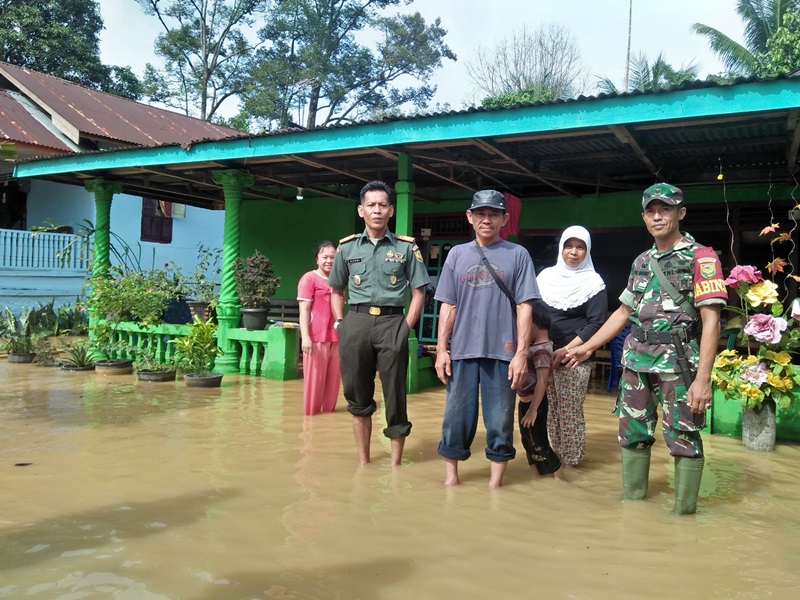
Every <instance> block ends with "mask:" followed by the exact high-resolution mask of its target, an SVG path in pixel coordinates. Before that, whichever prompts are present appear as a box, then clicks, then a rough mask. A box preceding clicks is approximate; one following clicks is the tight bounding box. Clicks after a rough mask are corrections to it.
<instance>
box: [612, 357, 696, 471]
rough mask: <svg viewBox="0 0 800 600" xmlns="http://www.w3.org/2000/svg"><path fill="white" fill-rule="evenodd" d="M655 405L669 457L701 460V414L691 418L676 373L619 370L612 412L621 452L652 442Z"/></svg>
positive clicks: (645, 445) (655, 419)
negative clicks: (618, 381) (617, 392)
mask: <svg viewBox="0 0 800 600" xmlns="http://www.w3.org/2000/svg"><path fill="white" fill-rule="evenodd" d="M658 404H661V406H662V411H663V416H662V420H661V428H662V432H663V434H664V441H665V442H666V444H667V447H668V448H669V453H670V454H671V455H672V456H685V457H687V458H699V457H701V456H703V441H702V439H701V438H700V430H701V429H702V428H703V427H704V426H705V418H706V417H705V413H701V414H694V413H693V412H692V411H691V409H690V408H689V405H688V404H687V403H686V385H685V384H684V382H683V379H682V378H681V376H680V373H638V372H636V371H632V370H631V369H623V371H622V377H621V378H620V386H619V396H618V397H617V407H616V409H615V411H614V412H616V414H618V415H619V443H620V446H622V447H623V448H643V447H648V446H652V445H653V442H655V431H656V425H657V423H658V412H657V410H656V409H657V407H658Z"/></svg>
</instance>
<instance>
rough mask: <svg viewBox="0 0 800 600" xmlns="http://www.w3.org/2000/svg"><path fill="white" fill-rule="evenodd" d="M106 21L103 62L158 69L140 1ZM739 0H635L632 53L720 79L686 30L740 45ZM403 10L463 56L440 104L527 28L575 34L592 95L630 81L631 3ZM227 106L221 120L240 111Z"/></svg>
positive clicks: (456, 2)
mask: <svg viewBox="0 0 800 600" xmlns="http://www.w3.org/2000/svg"><path fill="white" fill-rule="evenodd" d="M99 3H100V12H101V15H102V17H103V20H104V22H105V30H104V31H103V32H102V34H101V40H100V53H101V58H102V60H103V62H104V63H106V64H110V65H119V66H130V67H131V68H132V69H133V71H134V72H135V73H136V74H137V75H139V76H141V75H142V74H143V73H144V66H145V64H146V63H147V62H152V63H154V64H156V65H157V66H158V65H159V61H158V57H156V56H155V54H154V53H153V41H154V40H155V37H156V35H158V33H160V24H159V23H158V21H157V20H156V18H155V17H149V16H147V15H145V14H144V12H143V11H142V9H141V7H140V6H139V4H138V3H137V2H136V0H99ZM735 8H736V0H667V1H664V0H633V18H632V31H631V54H632V55H637V54H639V53H641V52H644V53H645V54H646V55H647V56H648V58H649V59H650V60H653V59H655V57H656V56H658V54H659V53H660V52H663V53H664V55H665V57H666V59H667V62H669V63H670V64H671V65H673V66H674V67H679V66H681V65H688V64H689V63H691V62H692V61H694V62H695V63H696V64H698V65H699V66H700V77H701V79H702V78H705V76H706V75H707V74H712V73H719V72H721V71H722V70H723V68H722V64H721V63H720V62H719V61H718V60H717V59H716V57H715V55H714V54H713V52H711V50H710V49H709V48H708V43H707V41H706V39H705V38H703V37H700V36H698V35H695V34H693V33H691V32H690V31H689V28H690V26H691V25H692V24H693V23H704V24H706V25H709V26H711V27H714V28H716V29H718V30H720V31H722V32H724V33H726V34H727V35H729V36H730V37H731V38H733V39H735V40H737V41H739V42H741V41H742V38H743V32H744V24H743V23H742V21H741V19H740V18H739V16H738V15H737V14H736V10H735ZM402 10H403V11H406V12H407V11H418V12H420V13H421V14H422V16H423V17H425V19H426V21H428V22H430V21H433V20H434V19H435V18H437V17H439V18H441V21H442V22H441V25H442V27H444V28H445V29H446V30H447V32H448V33H447V35H446V36H445V42H446V43H447V45H448V46H449V47H450V49H451V50H452V51H453V52H455V54H456V55H457V57H458V60H457V61H456V62H452V61H449V60H448V61H445V63H444V66H443V67H442V68H441V69H439V70H438V71H436V73H435V74H434V76H433V78H432V80H431V83H433V84H435V85H437V87H438V90H437V93H436V96H435V97H434V99H433V103H432V106H433V105H435V103H439V104H445V103H447V104H450V106H451V108H453V109H461V108H464V102H465V101H466V100H467V99H468V98H470V97H471V93H470V92H471V87H472V86H471V83H470V82H469V80H468V78H467V75H466V69H465V62H467V61H468V60H469V59H470V58H474V56H475V51H476V49H477V48H478V47H479V46H482V47H484V48H486V47H492V46H493V45H494V44H495V43H496V42H497V41H499V40H501V39H503V38H504V37H509V36H510V35H511V33H512V32H513V31H514V30H515V29H517V30H519V29H521V28H522V27H523V26H525V27H526V28H527V29H528V30H529V31H531V30H535V29H538V28H539V27H540V26H548V25H550V24H557V25H562V26H564V27H565V28H567V30H568V31H569V32H570V33H571V34H572V35H573V37H574V38H575V41H576V43H577V45H578V47H579V49H580V51H581V54H582V58H583V62H584V63H585V64H586V65H587V66H588V67H589V70H590V73H592V75H593V76H592V77H590V86H591V87H592V89H591V90H588V92H589V95H591V94H594V93H597V90H596V89H594V85H595V83H596V79H595V77H594V75H597V76H601V77H609V78H610V79H611V80H612V81H613V82H614V83H615V84H616V85H617V87H618V88H620V89H621V88H622V87H623V82H624V78H625V56H626V51H627V43H628V11H629V0H489V1H487V0H416V1H415V2H413V4H411V5H410V6H408V7H404V8H402ZM236 108H237V107H236V105H235V104H234V103H231V104H228V105H227V106H225V107H224V110H223V111H222V114H223V115H226V116H232V115H233V114H235V113H236Z"/></svg>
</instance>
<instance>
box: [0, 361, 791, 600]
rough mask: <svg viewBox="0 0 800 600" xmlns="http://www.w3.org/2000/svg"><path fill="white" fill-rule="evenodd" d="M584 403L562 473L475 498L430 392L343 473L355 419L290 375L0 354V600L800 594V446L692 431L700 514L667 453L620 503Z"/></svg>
mask: <svg viewBox="0 0 800 600" xmlns="http://www.w3.org/2000/svg"><path fill="white" fill-rule="evenodd" d="M594 389H595V392H594V393H592V394H591V395H590V396H589V398H588V399H587V405H586V413H587V422H588V449H587V458H586V461H585V463H583V464H582V466H581V467H579V469H577V470H575V471H573V472H571V473H570V479H571V481H570V482H569V483H563V482H559V481H556V480H554V479H552V478H537V477H536V476H534V475H532V473H531V471H530V470H529V468H528V466H527V464H526V462H525V459H524V455H523V454H522V453H520V455H519V457H518V458H517V459H516V460H514V461H512V462H511V464H510V466H509V468H508V471H507V473H506V479H505V487H503V488H502V489H500V490H494V491H493V490H489V489H488V486H487V483H488V473H489V468H488V462H487V461H486V459H485V457H484V455H483V437H482V436H483V430H482V428H481V427H479V431H478V438H477V440H476V444H475V446H474V447H473V456H472V458H471V459H470V460H469V461H467V462H466V463H463V464H462V466H461V476H462V482H463V483H462V485H461V486H458V487H456V488H445V487H444V486H443V485H442V483H441V482H442V479H443V474H444V466H443V462H442V460H441V459H440V457H438V455H437V454H436V447H437V444H438V440H439V433H440V427H441V417H442V412H443V409H444V391H443V390H442V389H436V390H433V391H429V392H423V393H420V394H415V395H413V396H410V398H409V412H410V415H411V420H412V422H413V423H414V428H413V431H412V433H411V436H410V437H409V438H408V441H407V444H406V452H405V461H404V463H405V464H404V465H403V466H402V467H401V468H398V469H392V468H391V467H390V466H389V454H390V447H389V444H388V441H387V440H385V439H384V438H383V437H382V436H380V435H377V434H379V432H380V429H381V428H382V418H381V419H378V420H376V422H375V431H374V432H373V446H372V456H373V464H371V465H369V466H368V467H366V468H358V467H357V465H356V452H355V447H354V444H353V437H352V430H351V420H350V417H349V415H348V414H347V412H346V411H345V409H344V401H343V400H342V399H340V403H339V405H338V406H337V410H336V412H335V413H333V414H328V415H321V416H316V417H303V415H302V409H303V400H302V381H290V382H285V383H283V382H275V381H270V380H266V379H262V378H256V377H240V376H237V375H225V378H224V380H223V387H222V389H221V390H197V389H191V390H190V389H187V388H185V387H184V384H183V383H182V382H176V383H168V384H158V383H156V384H154V383H139V382H136V381H135V380H134V378H133V376H132V375H123V376H104V375H98V374H96V373H94V372H91V371H90V372H77V373H69V372H65V371H61V370H59V369H50V368H37V367H35V366H29V365H15V364H8V363H7V362H6V361H0V598H26V599H27V598H33V599H51V598H58V599H70V600H72V599H84V598H89V599H95V598H113V599H124V600H129V599H130V600H139V599H142V600H155V599H191V600H206V599H208V600H211V599H224V600H228V599H231V600H238V599H262V600H263V599H264V598H268V599H280V600H327V599H341V600H358V599H364V600H373V599H374V600H395V599H403V600H408V599H428V598H431V599H439V598H444V599H450V598H452V599H456V598H457V599H459V600H461V599H473V598H475V599H494V598H508V599H516V598H541V599H562V598H563V599H570V600H582V599H592V600H594V599H598V600H604V599H609V600H611V599H613V600H619V599H627V598H674V597H676V596H679V597H684V598H725V599H736V600H744V599H761V598H779V599H783V598H797V597H798V590H800V537H799V536H800V510H798V509H799V508H800V501H799V500H798V498H800V477H798V474H797V469H798V466H799V465H800V447H798V446H792V445H779V446H778V448H777V450H776V452H774V453H756V452H752V451H748V450H746V449H744V448H743V447H742V445H741V442H740V440H738V439H735V438H727V437H721V436H709V437H707V438H706V442H705V443H706V449H707V455H708V458H707V462H706V471H705V473H704V478H703V485H702V489H701V493H700V495H701V498H700V502H699V507H698V513H697V515H695V516H684V517H677V516H674V515H673V514H672V513H671V509H672V501H673V493H672V488H671V479H672V462H671V459H670V458H669V456H668V454H667V452H666V450H665V448H664V445H663V442H661V441H660V440H659V444H658V446H657V447H656V448H655V449H654V452H653V464H652V467H651V483H650V493H649V498H648V500H647V501H645V502H626V503H623V502H621V501H620V499H619V498H620V489H621V482H620V464H619V450H618V447H617V443H616V418H615V417H614V416H613V415H612V414H611V413H610V411H611V408H612V406H613V397H612V396H610V395H608V394H606V393H605V389H604V388H603V387H602V384H601V383H599V382H598V383H597V384H596V386H595V388H594Z"/></svg>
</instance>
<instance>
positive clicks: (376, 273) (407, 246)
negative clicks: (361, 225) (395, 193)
mask: <svg viewBox="0 0 800 600" xmlns="http://www.w3.org/2000/svg"><path fill="white" fill-rule="evenodd" d="M428 283H430V277H428V270H427V269H426V268H425V265H424V263H423V261H422V254H421V253H420V251H419V247H417V244H416V243H415V242H414V238H411V237H408V236H404V235H399V236H398V235H395V234H393V233H392V232H391V231H388V230H387V231H386V234H385V235H384V236H383V237H382V238H381V239H380V240H378V243H377V244H373V243H372V242H371V241H370V239H369V236H368V235H367V231H366V230H364V233H360V234H353V235H351V236H348V237H346V238H344V239H341V240H339V247H338V249H337V250H336V258H335V259H334V261H333V267H332V268H331V273H330V275H328V285H329V286H331V287H332V288H333V289H335V290H344V289H345V288H347V290H348V292H349V297H350V304H370V305H373V306H405V305H406V299H407V293H408V290H415V289H417V288H420V287H423V286H425V285H427V284H428Z"/></svg>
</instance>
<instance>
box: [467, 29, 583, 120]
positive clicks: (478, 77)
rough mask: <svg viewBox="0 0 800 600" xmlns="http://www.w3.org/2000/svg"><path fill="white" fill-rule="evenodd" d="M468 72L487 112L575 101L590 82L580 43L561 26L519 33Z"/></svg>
mask: <svg viewBox="0 0 800 600" xmlns="http://www.w3.org/2000/svg"><path fill="white" fill-rule="evenodd" d="M466 67H467V76H468V77H469V79H470V80H471V81H472V84H473V85H474V86H475V88H476V89H477V90H478V94H479V95H481V96H483V97H484V98H486V100H484V103H483V104H484V106H487V102H488V104H489V105H495V106H497V105H498V102H499V103H500V104H499V105H508V104H507V103H508V102H510V103H512V104H513V103H516V102H515V99H516V98H519V99H522V98H524V100H523V101H531V100H532V101H548V100H554V99H557V98H570V97H572V96H575V95H577V94H578V93H580V92H581V91H582V89H583V88H584V87H585V85H586V80H587V77H588V71H587V69H586V67H585V66H584V65H583V63H582V60H581V53H580V50H579V49H578V46H577V44H576V42H575V40H574V38H573V37H572V35H571V34H570V33H569V31H568V30H567V29H565V28H564V27H562V26H560V25H550V26H547V27H540V28H539V29H537V30H536V31H534V32H533V33H531V32H529V31H528V30H527V29H526V28H524V27H523V28H522V30H519V31H514V32H513V33H512V34H511V37H510V38H504V39H502V40H500V41H499V42H497V43H496V44H495V45H494V46H493V47H492V48H488V49H487V48H483V47H479V48H478V50H477V53H476V56H475V58H473V59H472V60H470V61H469V62H468V63H467V65H466ZM520 93H523V94H522V95H519V94H520Z"/></svg>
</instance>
